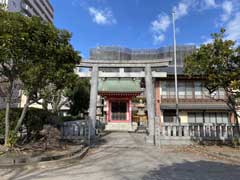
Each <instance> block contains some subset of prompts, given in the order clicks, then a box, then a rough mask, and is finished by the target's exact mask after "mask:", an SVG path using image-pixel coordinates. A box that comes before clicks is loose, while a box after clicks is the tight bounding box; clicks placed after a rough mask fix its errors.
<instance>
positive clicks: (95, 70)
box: [76, 58, 171, 144]
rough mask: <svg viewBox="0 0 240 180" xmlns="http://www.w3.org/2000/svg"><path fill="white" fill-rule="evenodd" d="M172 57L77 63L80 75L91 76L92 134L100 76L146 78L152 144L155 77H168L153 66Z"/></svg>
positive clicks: (163, 64)
mask: <svg viewBox="0 0 240 180" xmlns="http://www.w3.org/2000/svg"><path fill="white" fill-rule="evenodd" d="M169 61H171V59H170V58H165V59H155V60H111V61H108V60H84V61H82V62H81V63H80V64H79V65H77V71H76V73H77V74H78V75H79V76H80V77H89V78H91V83H90V84H91V90H90V107H89V124H90V135H91V137H92V138H94V136H95V126H96V110H97V109H96V107H97V94H98V78H145V86H146V99H147V112H148V131H149V135H148V138H147V141H148V142H149V143H151V144H154V142H155V120H154V119H155V107H154V104H155V101H154V95H153V94H154V91H153V78H157V77H166V76H167V73H166V72H156V71H152V68H153V67H166V66H168V65H169ZM81 67H85V68H91V72H80V70H79V68H81ZM99 68H119V72H101V71H99ZM124 68H143V69H144V71H142V72H124Z"/></svg>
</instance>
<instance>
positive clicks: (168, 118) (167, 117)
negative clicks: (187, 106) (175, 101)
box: [163, 110, 176, 123]
mask: <svg viewBox="0 0 240 180" xmlns="http://www.w3.org/2000/svg"><path fill="white" fill-rule="evenodd" d="M163 120H164V122H167V123H173V122H175V120H176V112H175V111H171V110H168V111H164V112H163Z"/></svg>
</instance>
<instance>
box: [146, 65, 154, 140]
mask: <svg viewBox="0 0 240 180" xmlns="http://www.w3.org/2000/svg"><path fill="white" fill-rule="evenodd" d="M145 83H146V85H145V86H146V98H147V112H148V132H149V135H148V137H147V142H148V143H150V144H155V127H154V125H155V122H154V118H155V107H154V96H153V82H152V70H151V66H150V65H149V64H148V65H146V67H145Z"/></svg>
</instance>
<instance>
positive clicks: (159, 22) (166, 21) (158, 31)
mask: <svg viewBox="0 0 240 180" xmlns="http://www.w3.org/2000/svg"><path fill="white" fill-rule="evenodd" d="M170 24H171V20H170V17H169V16H168V15H166V14H164V13H162V14H159V15H158V17H157V19H155V20H154V21H152V22H151V30H152V32H153V40H154V44H159V43H160V42H162V41H164V39H165V36H164V32H166V30H167V29H168V27H169V25H170Z"/></svg>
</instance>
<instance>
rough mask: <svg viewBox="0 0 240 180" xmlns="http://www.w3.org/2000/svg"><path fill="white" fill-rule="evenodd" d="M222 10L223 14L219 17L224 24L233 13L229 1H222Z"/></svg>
mask: <svg viewBox="0 0 240 180" xmlns="http://www.w3.org/2000/svg"><path fill="white" fill-rule="evenodd" d="M222 9H223V13H224V14H222V15H221V20H222V21H223V22H225V21H227V20H228V19H229V18H230V16H231V14H232V12H233V3H232V2H231V1H224V2H223V3H222Z"/></svg>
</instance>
